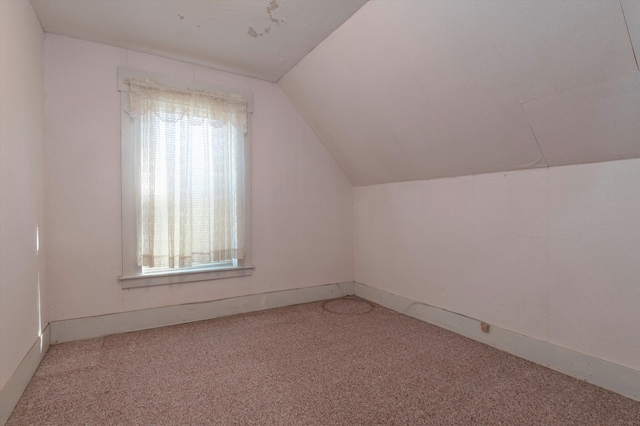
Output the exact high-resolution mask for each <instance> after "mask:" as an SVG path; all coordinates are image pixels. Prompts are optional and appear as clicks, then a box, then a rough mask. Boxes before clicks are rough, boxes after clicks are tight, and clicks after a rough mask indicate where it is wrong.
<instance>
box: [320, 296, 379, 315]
mask: <svg viewBox="0 0 640 426" xmlns="http://www.w3.org/2000/svg"><path fill="white" fill-rule="evenodd" d="M322 307H323V308H324V310H325V311H329V312H332V313H334V314H341V315H358V314H366V313H367V312H369V311H371V310H372V309H373V305H371V304H370V303H368V302H366V301H364V300H359V299H333V300H327V301H326V302H324V303H323V304H322Z"/></svg>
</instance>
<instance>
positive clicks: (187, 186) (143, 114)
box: [125, 80, 246, 269]
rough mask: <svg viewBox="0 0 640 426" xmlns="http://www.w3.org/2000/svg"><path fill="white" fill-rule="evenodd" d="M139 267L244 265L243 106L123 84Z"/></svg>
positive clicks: (235, 100) (229, 99) (231, 99)
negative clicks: (130, 127)
mask: <svg viewBox="0 0 640 426" xmlns="http://www.w3.org/2000/svg"><path fill="white" fill-rule="evenodd" d="M129 84H130V87H131V90H130V96H129V103H128V106H127V108H126V109H125V110H126V111H127V113H128V114H130V115H131V116H132V117H133V119H134V132H135V144H136V146H135V156H136V168H137V170H136V183H137V187H136V224H137V227H136V228H137V233H138V235H137V239H138V243H137V258H138V266H142V267H143V268H160V269H166V268H168V269H172V268H188V267H198V266H206V265H210V264H212V263H217V262H232V261H233V260H234V259H242V258H244V246H243V244H244V194H243V188H244V185H243V183H244V170H243V165H244V152H243V147H244V133H245V131H246V101H245V100H244V99H243V98H241V97H235V96H228V95H225V96H218V95H210V94H206V93H202V92H195V91H181V90H176V89H171V88H166V87H164V86H161V85H159V84H157V83H154V82H151V81H148V80H147V81H136V80H130V81H129Z"/></svg>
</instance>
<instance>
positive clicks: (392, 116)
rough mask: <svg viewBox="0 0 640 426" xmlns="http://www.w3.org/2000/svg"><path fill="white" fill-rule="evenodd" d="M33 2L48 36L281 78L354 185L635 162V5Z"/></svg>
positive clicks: (639, 17) (639, 141)
mask: <svg viewBox="0 0 640 426" xmlns="http://www.w3.org/2000/svg"><path fill="white" fill-rule="evenodd" d="M0 1H2V0H0ZM32 3H33V5H34V7H35V9H36V12H37V13H38V16H39V18H40V20H41V23H42V25H43V28H44V29H45V31H47V32H51V33H56V34H62V35H68V36H71V37H77V38H82V39H86V40H91V41H96V42H100V43H105V44H110V45H115V46H120V47H125V48H128V49H132V50H137V51H142V52H147V53H153V54H156V55H160V56H165V57H170V58H174V59H179V60H183V61H187V62H191V63H196V64H201V65H205V66H209V67H212V68H216V69H220V70H224V71H230V72H234V73H237V74H242V75H247V76H251V77H256V78H260V79H264V80H268V81H277V80H278V79H279V82H278V84H279V86H280V87H281V88H282V90H283V91H284V92H285V93H286V94H287V96H288V97H289V99H290V100H291V101H292V102H293V103H294V104H295V106H296V107H297V108H298V110H299V111H300V113H301V114H302V115H303V116H304V118H305V119H306V120H307V122H308V123H309V124H310V126H311V127H312V128H313V130H314V131H315V132H316V134H317V135H318V137H319V138H320V139H321V140H322V142H323V143H324V144H325V146H326V147H327V149H328V150H329V151H330V152H331V154H332V155H333V156H334V158H335V159H336V161H337V162H338V164H339V165H340V166H341V167H342V168H343V170H344V171H345V173H346V174H347V176H349V178H350V179H351V181H352V182H353V183H354V184H355V185H369V184H377V183H388V182H399V181H408V180H418V179H431V178H438V177H450V176H463V175H471V174H476V173H485V172H498V171H508V170H517V169H525V168H533V167H547V166H555V165H564V164H576V163H587V162H597V161H607V160H615V159H623V158H636V157H640V72H639V71H638V63H637V59H636V55H637V54H639V53H640V1H637V0H622V1H617V0H605V1H591V0H586V1H574V0H571V1H569V0H558V1H554V2H550V1H516V0H512V1H500V0H497V1H491V0H470V1H448V0H447V1H425V0H394V1H389V0H370V1H369V2H367V3H366V4H365V0H349V1H346V0H340V1H337V0H313V1H311V0H275V1H273V0H246V1H245V0H199V1H194V0H182V1H169V0H165V1H163V0H137V1H134V0H109V1H99V0H32ZM363 4H364V5H363ZM352 15H353V16H352ZM350 16H351V18H349V17H350ZM347 18H348V20H347ZM345 20H346V22H344V21H345ZM343 22H344V24H342V23H343ZM341 24H342V25H341ZM338 27H339V28H338ZM336 28H337V30H335V29H336ZM334 30H335V31H334ZM329 34H330V35H329ZM327 36H328V37H327ZM322 40H324V41H322ZM318 43H320V44H318ZM316 46H317V47H316ZM634 46H635V54H634ZM314 47H315V49H314ZM309 52H310V53H309ZM296 64H297V65H296ZM287 71H288V72H287ZM285 73H286V74H285ZM283 75H284V77H282V76H283ZM281 77H282V78H281Z"/></svg>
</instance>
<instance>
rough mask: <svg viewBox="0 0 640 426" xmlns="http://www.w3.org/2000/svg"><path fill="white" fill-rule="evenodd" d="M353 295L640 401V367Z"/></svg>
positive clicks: (378, 295)
mask: <svg viewBox="0 0 640 426" xmlns="http://www.w3.org/2000/svg"><path fill="white" fill-rule="evenodd" d="M355 294H356V296H359V297H362V298H363V299H366V300H369V301H371V302H374V303H377V304H379V305H382V306H385V307H387V308H389V309H392V310H394V311H396V312H400V313H402V314H405V315H408V316H411V317H414V318H417V319H419V320H422V321H425V322H428V323H430V324H433V325H436V326H438V327H442V328H445V329H447V330H451V331H453V332H455V333H458V334H461V335H463V336H466V337H469V338H471V339H474V340H477V341H479V342H482V343H485V344H487V345H490V346H493V347H495V348H498V349H500V350H503V351H505V352H508V353H510V354H513V355H516V356H518V357H520V358H524V359H526V360H529V361H531V362H535V363H536V364H541V365H544V366H547V367H549V368H551V369H553V370H556V371H559V372H561V373H564V374H567V375H569V376H572V377H575V378H577V379H580V380H584V381H586V382H588V383H592V384H594V385H596V386H600V387H602V388H605V389H608V390H610V391H613V392H616V393H619V394H621V395H624V396H626V397H628V398H631V399H634V400H636V401H640V370H635V369H633V368H630V367H626V366H623V365H620V364H615V363H613V362H610V361H606V360H603V359H600V358H596V357H594V356H591V355H586V354H583V353H580V352H576V351H573V350H571V349H567V348H563V347H561V346H557V345H554V344H552V343H549V342H545V341H543V340H539V339H535V338H533V337H529V336H525V335H522V334H519V333H515V332H513V331H509V330H506V329H503V328H500V327H496V326H494V325H491V327H490V331H489V333H485V332H483V331H482V330H481V329H480V321H479V320H476V319H473V318H469V317H466V316H464V315H460V314H457V313H455V312H450V311H447V310H444V309H440V308H436V307H434V306H430V305H427V304H425V303H421V302H417V301H415V300H411V299H407V298H405V297H402V296H398V295H395V294H392V293H389V292H387V291H384V290H379V289H375V288H372V287H369V286H367V285H364V284H360V283H355Z"/></svg>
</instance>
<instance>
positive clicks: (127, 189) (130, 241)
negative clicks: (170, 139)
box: [118, 67, 254, 288]
mask: <svg viewBox="0 0 640 426" xmlns="http://www.w3.org/2000/svg"><path fill="white" fill-rule="evenodd" d="M130 78H132V79H138V80H144V79H151V80H153V81H155V82H157V83H160V84H162V85H165V86H169V87H175V88H179V89H187V88H189V89H191V90H203V91H206V92H210V93H211V92H215V93H222V94H224V93H228V94H231V93H234V94H241V95H242V96H244V97H245V99H246V100H247V132H246V133H245V137H244V195H245V200H244V202H245V204H244V206H245V215H244V216H245V257H244V259H239V260H238V261H237V262H234V265H233V266H228V264H227V265H225V266H223V267H211V266H194V267H190V268H180V269H175V270H162V271H158V272H147V273H143V272H142V267H140V266H138V265H137V262H136V248H137V247H136V245H137V238H136V213H135V212H136V209H135V188H136V185H137V183H136V181H135V169H134V167H135V160H134V158H135V156H134V147H135V146H134V126H133V119H132V118H131V117H130V116H129V114H127V113H126V112H125V107H126V105H127V103H128V97H129V85H128V84H127V83H126V80H127V79H130ZM118 91H119V92H120V125H121V129H120V131H121V134H120V143H121V167H122V170H121V172H122V173H121V178H122V275H120V276H119V277H118V281H119V282H120V285H121V286H122V288H136V287H147V286H155V285H167V284H180V283H187V282H194V281H209V280H218V279H224V278H234V277H245V276H249V275H251V274H252V273H253V269H254V266H253V265H252V263H251V115H252V112H253V95H252V93H251V92H250V91H247V90H236V89H231V88H224V87H219V86H214V85H211V84H208V83H202V82H197V81H193V80H187V79H180V78H176V77H169V76H165V75H160V74H155V73H150V72H146V71H140V70H136V69H132V68H127V67H118Z"/></svg>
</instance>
